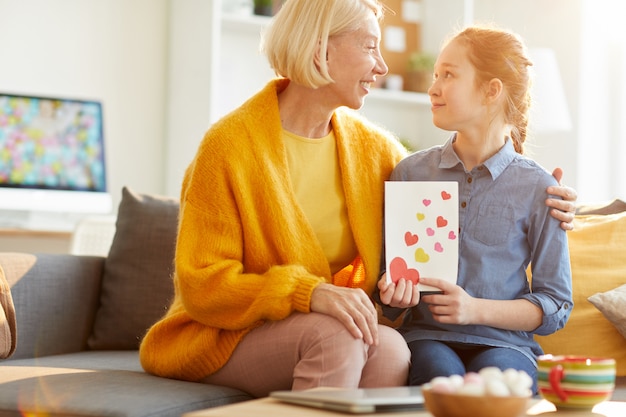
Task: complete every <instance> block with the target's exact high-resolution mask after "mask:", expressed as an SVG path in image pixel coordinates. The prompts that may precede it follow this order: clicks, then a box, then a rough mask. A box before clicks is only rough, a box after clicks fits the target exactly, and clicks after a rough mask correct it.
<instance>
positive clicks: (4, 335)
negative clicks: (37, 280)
mask: <svg viewBox="0 0 626 417" xmlns="http://www.w3.org/2000/svg"><path fill="white" fill-rule="evenodd" d="M0 307H1V308H0V359H6V358H8V357H9V356H11V355H12V354H13V352H14V351H15V345H16V342H17V329H16V327H17V326H16V322H15V306H14V305H13V297H12V296H11V287H9V282H8V281H7V279H6V277H5V276H4V271H3V270H2V267H0Z"/></svg>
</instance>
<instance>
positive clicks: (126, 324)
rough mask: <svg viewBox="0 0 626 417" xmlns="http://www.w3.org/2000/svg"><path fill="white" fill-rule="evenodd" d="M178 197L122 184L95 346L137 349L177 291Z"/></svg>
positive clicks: (91, 340) (91, 342) (92, 345)
mask: <svg viewBox="0 0 626 417" xmlns="http://www.w3.org/2000/svg"><path fill="white" fill-rule="evenodd" d="M177 228H178V201H177V200H175V199H173V198H169V197H162V196H157V195H149V194H141V193H137V192H134V191H132V190H130V189H129V188H128V187H124V188H123V189H122V200H121V202H120V205H119V209H118V214H117V221H116V231H115V236H114V237H113V242H112V243H111V249H110V251H109V255H108V257H107V259H106V261H105V265H104V275H103V277H102V292H101V296H100V306H99V308H98V311H97V313H96V320H95V323H94V326H93V332H92V334H91V336H90V337H89V340H88V344H89V348H90V349H138V347H139V344H140V342H141V339H142V338H143V336H144V334H145V332H146V331H147V329H148V328H149V327H150V326H151V325H152V324H153V323H154V322H156V321H157V320H158V319H159V318H160V317H161V316H162V315H163V314H164V313H165V311H166V310H167V308H168V307H169V304H170V303H171V299H172V298H173V294H174V287H173V282H172V279H171V275H172V272H173V264H174V249H175V245H176V231H177Z"/></svg>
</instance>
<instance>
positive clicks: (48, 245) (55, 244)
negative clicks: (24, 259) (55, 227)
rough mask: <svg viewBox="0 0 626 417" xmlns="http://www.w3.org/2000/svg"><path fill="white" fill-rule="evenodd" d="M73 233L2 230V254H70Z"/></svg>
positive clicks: (0, 243) (0, 242)
mask: <svg viewBox="0 0 626 417" xmlns="http://www.w3.org/2000/svg"><path fill="white" fill-rule="evenodd" d="M71 241H72V233H71V232H59V231H49V230H26V229H12V228H0V252H25V253H70V245H71Z"/></svg>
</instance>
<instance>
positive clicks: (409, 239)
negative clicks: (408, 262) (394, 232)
mask: <svg viewBox="0 0 626 417" xmlns="http://www.w3.org/2000/svg"><path fill="white" fill-rule="evenodd" d="M418 240H419V237H418V236H417V235H416V234H414V233H411V232H406V233H405V234H404V243H406V245H407V246H413V245H415V244H416V243H417V241H418Z"/></svg>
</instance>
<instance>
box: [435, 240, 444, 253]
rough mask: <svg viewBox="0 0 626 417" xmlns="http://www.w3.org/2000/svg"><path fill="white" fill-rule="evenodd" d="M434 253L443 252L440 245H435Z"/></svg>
mask: <svg viewBox="0 0 626 417" xmlns="http://www.w3.org/2000/svg"><path fill="white" fill-rule="evenodd" d="M435 251H436V252H439V253H441V252H443V246H441V243H439V242H437V243H435Z"/></svg>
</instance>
